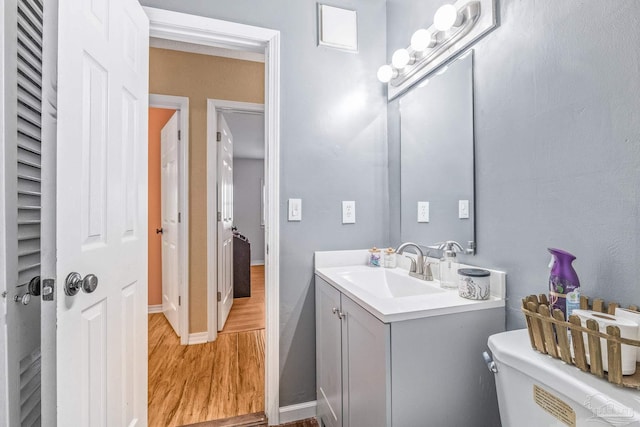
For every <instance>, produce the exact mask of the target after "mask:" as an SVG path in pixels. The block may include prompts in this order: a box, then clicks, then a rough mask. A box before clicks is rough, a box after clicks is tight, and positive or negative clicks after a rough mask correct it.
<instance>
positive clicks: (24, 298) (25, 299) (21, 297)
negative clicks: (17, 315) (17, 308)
mask: <svg viewBox="0 0 640 427" xmlns="http://www.w3.org/2000/svg"><path fill="white" fill-rule="evenodd" d="M13 300H14V301H15V302H20V303H22V305H27V304H29V302H31V294H30V293H29V292H27V293H26V294H23V295H16V296H15V297H13Z"/></svg>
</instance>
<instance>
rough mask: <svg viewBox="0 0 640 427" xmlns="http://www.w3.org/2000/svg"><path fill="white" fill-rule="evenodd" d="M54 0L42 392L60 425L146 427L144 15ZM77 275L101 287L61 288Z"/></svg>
mask: <svg viewBox="0 0 640 427" xmlns="http://www.w3.org/2000/svg"><path fill="white" fill-rule="evenodd" d="M58 3H59V11H58V19H59V21H58V28H59V30H58V128H57V158H56V170H57V172H56V180H57V181H56V234H57V261H56V271H57V277H56V285H57V287H56V295H55V299H56V310H57V313H56V315H57V320H56V321H57V332H56V340H57V342H56V349H57V350H56V354H55V357H56V365H57V366H56V376H57V378H56V379H57V382H56V389H57V390H56V393H55V395H54V396H43V398H47V399H51V398H53V399H57V401H56V404H57V425H58V426H61V427H62V426H87V427H89V426H90V427H99V426H105V427H106V426H145V425H146V424H147V236H146V233H147V103H148V36H149V23H148V19H147V17H146V15H145V14H144V12H143V10H142V8H141V6H140V5H139V3H138V2H137V1H136V0H92V1H86V0H64V1H59V2H58ZM72 272H77V273H79V274H80V275H81V276H82V277H84V278H85V279H87V278H88V277H89V275H90V274H93V275H95V277H97V280H98V284H97V287H96V288H95V290H94V291H93V292H89V291H91V287H90V286H89V285H91V283H90V281H89V280H85V281H84V284H85V285H87V288H88V289H87V290H86V291H85V290H80V291H78V292H77V294H76V295H75V296H69V295H66V293H65V289H64V288H65V278H66V277H67V275H69V274H70V273H72ZM94 284H95V283H94ZM47 351H49V350H48V349H47ZM51 357H54V355H52V354H48V353H46V354H45V352H44V348H43V359H44V358H51ZM43 369H44V368H43ZM45 421H46V420H45ZM48 422H51V423H54V420H49V421H48Z"/></svg>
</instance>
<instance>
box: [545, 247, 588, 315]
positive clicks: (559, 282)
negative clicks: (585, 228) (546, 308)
mask: <svg viewBox="0 0 640 427" xmlns="http://www.w3.org/2000/svg"><path fill="white" fill-rule="evenodd" d="M548 251H549V252H550V253H551V255H553V266H552V267H551V275H550V276H549V303H550V304H551V311H552V312H553V310H554V309H556V308H557V309H560V310H562V312H563V313H564V317H565V320H566V318H567V294H568V293H570V292H574V291H575V290H577V289H578V288H579V287H580V280H578V275H577V274H576V271H575V270H574V269H573V266H572V265H571V263H572V262H573V260H574V259H576V257H575V256H573V255H571V254H570V253H569V252H566V251H563V250H561V249H552V248H548Z"/></svg>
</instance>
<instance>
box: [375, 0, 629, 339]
mask: <svg viewBox="0 0 640 427" xmlns="http://www.w3.org/2000/svg"><path fill="white" fill-rule="evenodd" d="M500 3H501V4H500V7H499V20H500V26H499V27H498V28H497V29H496V30H494V31H493V32H492V33H490V34H489V35H488V36H486V37H485V38H484V39H483V40H481V41H480V42H479V43H478V44H477V45H476V46H475V57H474V61H475V64H474V65H475V69H474V74H475V121H476V122H475V126H476V127H475V131H476V208H477V219H476V221H477V222H476V224H477V227H476V233H477V241H478V255H477V256H475V257H464V258H463V259H464V260H466V261H468V262H469V263H473V264H478V265H482V266H486V267H493V268H499V269H504V270H505V271H506V272H507V274H508V276H507V277H508V278H507V281H508V283H507V295H508V298H509V301H508V311H507V327H508V328H509V329H515V328H522V327H524V326H525V324H524V320H523V315H522V314H521V313H520V310H519V305H520V298H521V297H522V296H524V295H527V294H531V293H539V292H545V291H546V289H547V280H548V275H549V272H548V269H547V264H548V261H549V254H548V253H547V251H546V248H547V247H559V248H563V249H566V250H568V251H569V252H572V253H573V254H575V255H576V256H577V260H576V261H575V262H574V266H575V268H576V271H577V272H578V275H579V276H580V279H581V284H582V287H583V293H584V294H587V295H592V296H599V297H603V298H605V299H607V300H617V301H623V302H626V303H629V304H630V303H634V304H640V284H639V282H638V276H639V275H640V263H639V262H638V259H639V255H640V245H639V239H640V215H639V212H638V210H639V208H640V190H639V189H640V78H639V70H640V49H638V46H640V22H639V20H640V18H639V17H640V3H639V2H637V1H633V0H624V1H623V0H620V1H616V2H603V1H598V0H585V1H577V0H570V1H560V2H559V1H554V0H544V1H533V2H532V1H524V0H503V1H501V2H500ZM387 4H388V20H387V28H389V37H388V46H387V47H388V50H389V52H392V51H393V49H395V48H396V47H398V46H397V45H395V43H397V41H396V40H399V39H401V40H404V41H403V42H402V44H407V43H408V40H409V39H408V37H410V35H411V32H412V31H413V30H415V29H417V28H418V27H419V26H420V24H423V25H424V22H429V21H430V19H431V18H430V17H431V16H433V10H435V8H436V7H437V6H439V5H440V4H441V1H438V0H419V1H418V0H388V1H387ZM425 9H426V12H425V14H424V15H423V16H424V18H425V20H424V21H423V22H420V23H418V22H415V17H416V16H418V15H419V13H422V12H420V11H423V10H425ZM428 9H432V10H428ZM409 24H410V25H409ZM414 24H415V25H414ZM407 26H409V27H410V28H407V29H406V30H404V28H405V27H407ZM398 29H399V30H398ZM401 33H403V34H401ZM397 34H401V36H398V35H397ZM393 111H394V109H393V105H390V112H393ZM391 117H392V115H390V119H391ZM392 126H393V125H392V124H391V123H390V129H392ZM394 144H397V132H392V133H390V135H389V145H390V160H393V159H394V158H395V157H394V156H396V152H395V149H394ZM396 163H397V162H396ZM394 164H395V163H394V162H393V161H392V162H390V166H392V167H393V166H394ZM392 178H393V176H392ZM390 183H391V180H390ZM391 194H393V193H391ZM392 215H393V211H392ZM395 227H397V224H395V223H393V222H392V229H394V228H395ZM392 240H393V238H392Z"/></svg>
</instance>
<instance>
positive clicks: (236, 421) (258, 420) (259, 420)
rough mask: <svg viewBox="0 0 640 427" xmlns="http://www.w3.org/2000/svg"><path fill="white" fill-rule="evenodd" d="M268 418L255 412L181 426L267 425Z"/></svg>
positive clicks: (308, 423) (297, 425) (309, 423)
mask: <svg viewBox="0 0 640 427" xmlns="http://www.w3.org/2000/svg"><path fill="white" fill-rule="evenodd" d="M267 426H268V420H267V417H266V416H265V415H264V412H260V413H256V414H248V415H242V416H239V417H233V418H226V419H224V420H216V421H206V422H204V423H198V424H189V425H188V426H183V427H267ZM318 426H319V423H318V421H316V419H315V418H308V419H306V420H300V421H294V422H291V423H285V424H280V425H279V426H277V427H318Z"/></svg>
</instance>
